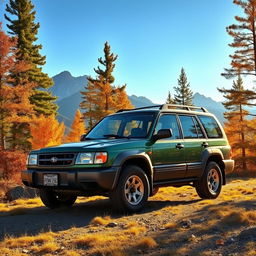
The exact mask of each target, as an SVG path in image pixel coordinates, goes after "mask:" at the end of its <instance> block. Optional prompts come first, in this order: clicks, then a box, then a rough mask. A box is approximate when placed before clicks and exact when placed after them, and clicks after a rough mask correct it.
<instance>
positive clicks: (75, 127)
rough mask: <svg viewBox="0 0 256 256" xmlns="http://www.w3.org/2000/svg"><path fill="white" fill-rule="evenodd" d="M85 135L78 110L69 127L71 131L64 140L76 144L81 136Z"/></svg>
mask: <svg viewBox="0 0 256 256" xmlns="http://www.w3.org/2000/svg"><path fill="white" fill-rule="evenodd" d="M84 133H85V125H84V122H83V120H82V114H81V112H80V110H79V109H78V110H77V111H76V114H75V118H74V121H73V123H72V125H71V130H70V132H69V134H68V135H67V137H66V138H65V142H78V141H80V138H81V135H82V134H84Z"/></svg>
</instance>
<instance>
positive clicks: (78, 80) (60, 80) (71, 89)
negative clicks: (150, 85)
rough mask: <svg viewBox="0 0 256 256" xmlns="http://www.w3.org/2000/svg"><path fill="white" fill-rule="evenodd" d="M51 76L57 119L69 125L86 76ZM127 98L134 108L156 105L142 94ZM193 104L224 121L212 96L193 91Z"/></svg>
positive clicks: (222, 111)
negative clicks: (57, 107) (57, 112)
mask: <svg viewBox="0 0 256 256" xmlns="http://www.w3.org/2000/svg"><path fill="white" fill-rule="evenodd" d="M52 78H53V81H54V86H53V87H52V88H51V92H52V93H53V95H55V96H57V97H58V100H57V104H58V106H59V116H58V119H59V120H60V121H64V123H65V125H66V126H67V127H70V126H71V123H72V121H73V118H74V115H75V111H76V110H77V109H78V108H79V104H80V102H81V101H82V98H81V93H80V91H82V90H84V87H85V86H86V84H87V76H86V75H85V76H79V77H73V76H72V75H71V73H70V72H68V71H63V72H61V73H60V74H57V75H56V76H54V77H52ZM129 99H130V101H131V103H132V105H133V106H134V107H136V108H140V107H146V106H152V105H156V104H155V103H153V102H152V101H151V100H150V99H148V98H146V97H144V96H136V95H131V96H129ZM193 104H194V105H196V106H201V107H205V108H206V109H207V110H208V111H209V112H211V113H213V114H215V115H216V116H217V118H218V119H219V120H220V122H221V123H223V122H224V120H225V119H224V116H223V113H224V111H225V108H224V106H223V105H222V104H221V103H220V102H217V101H214V100H213V99H212V98H210V97H206V96H204V95H202V94H200V93H195V94H194V97H193Z"/></svg>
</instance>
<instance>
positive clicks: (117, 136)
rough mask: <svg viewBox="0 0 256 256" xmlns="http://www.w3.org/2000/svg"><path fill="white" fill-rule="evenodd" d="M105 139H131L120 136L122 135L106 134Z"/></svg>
mask: <svg viewBox="0 0 256 256" xmlns="http://www.w3.org/2000/svg"><path fill="white" fill-rule="evenodd" d="M103 137H106V138H111V137H112V138H115V139H130V138H129V137H126V136H120V135H117V134H104V135H103Z"/></svg>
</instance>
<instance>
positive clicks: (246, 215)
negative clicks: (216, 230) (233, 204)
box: [222, 209, 256, 226]
mask: <svg viewBox="0 0 256 256" xmlns="http://www.w3.org/2000/svg"><path fill="white" fill-rule="evenodd" d="M222 222H223V223H224V224H227V225H233V226H236V225H254V224H256V212H255V211H245V210H243V209H241V210H240V211H232V212H230V213H229V214H228V215H227V216H226V217H225V218H224V219H223V221H222Z"/></svg>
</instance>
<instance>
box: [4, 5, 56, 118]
mask: <svg viewBox="0 0 256 256" xmlns="http://www.w3.org/2000/svg"><path fill="white" fill-rule="evenodd" d="M6 11H7V13H9V14H10V16H7V15H5V18H6V20H7V21H8V23H9V24H7V27H8V28H9V33H10V34H11V35H13V36H14V37H16V38H17V45H16V47H17V49H18V52H17V58H18V60H19V61H25V62H26V63H28V64H29V65H30V68H29V69H28V70H23V71H20V72H19V73H12V77H13V79H14V81H13V83H14V84H19V79H20V77H23V78H26V79H28V80H29V81H30V82H32V83H35V84H36V87H35V89H34V91H33V94H32V95H31V97H30V102H31V103H32V104H33V105H34V110H35V111H36V113H37V115H39V114H44V115H52V114H56V113H57V105H56V104H55V103H54V101H55V100H56V99H57V98H56V97H54V96H52V94H51V92H49V91H48V90H46V89H48V88H50V87H51V86H52V85H53V81H52V79H51V78H49V77H48V75H47V74H46V73H44V72H43V71H42V67H43V66H44V65H45V63H46V57H45V56H42V55H41V54H40V50H41V49H42V45H41V44H36V41H37V33H38V29H39V27H40V25H39V23H38V22H35V16H36V11H35V10H34V5H33V4H32V2H31V0H10V2H9V4H7V5H6Z"/></svg>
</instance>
